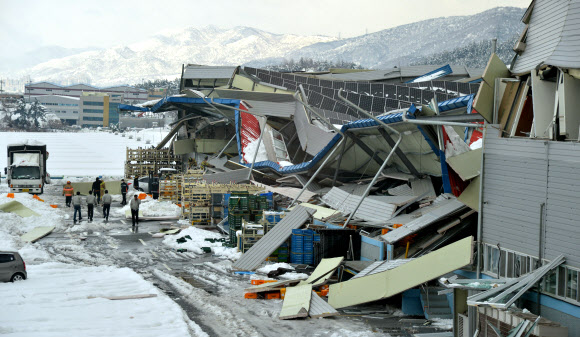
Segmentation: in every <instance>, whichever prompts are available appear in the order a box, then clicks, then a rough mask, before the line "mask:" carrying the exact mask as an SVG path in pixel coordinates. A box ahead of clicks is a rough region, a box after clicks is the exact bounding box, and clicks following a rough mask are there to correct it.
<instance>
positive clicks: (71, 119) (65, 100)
mask: <svg viewBox="0 0 580 337" xmlns="http://www.w3.org/2000/svg"><path fill="white" fill-rule="evenodd" d="M34 100H37V101H38V103H40V104H41V105H43V106H44V107H45V108H46V112H48V113H53V114H55V115H56V116H57V117H58V118H60V120H61V121H62V122H63V123H64V124H66V125H78V124H79V123H78V121H79V116H80V113H79V111H80V108H79V105H80V98H78V97H68V96H60V95H50V96H49V95H46V96H38V97H34V98H33V99H32V101H34Z"/></svg>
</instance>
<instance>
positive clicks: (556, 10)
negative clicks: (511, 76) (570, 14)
mask: <svg viewBox="0 0 580 337" xmlns="http://www.w3.org/2000/svg"><path fill="white" fill-rule="evenodd" d="M569 3H570V1H569V0H536V2H535V5H534V9H533V12H532V16H531V18H530V22H529V26H528V32H527V38H526V49H525V51H524V52H522V53H521V55H519V56H518V58H517V59H516V62H515V64H514V67H513V69H512V72H513V73H515V74H520V73H528V72H530V71H531V70H532V69H534V68H535V67H536V66H537V65H538V64H540V63H542V62H545V61H546V60H548V59H549V58H550V56H551V55H552V53H554V50H555V49H556V48H557V46H558V42H559V41H560V38H561V36H562V32H563V29H564V23H565V22H566V14H567V11H568V6H569Z"/></svg>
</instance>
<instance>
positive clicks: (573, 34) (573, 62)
mask: <svg viewBox="0 0 580 337" xmlns="http://www.w3.org/2000/svg"><path fill="white" fill-rule="evenodd" d="M579 29H580V1H579V0H572V1H568V11H567V13H566V21H565V23H564V28H563V29H562V33H561V36H560V39H559V43H558V45H557V46H556V48H555V49H554V52H553V53H552V55H551V56H550V57H549V58H548V59H547V60H546V64H550V65H554V66H558V67H563V68H580V57H579V55H580V34H579V32H578V31H579Z"/></svg>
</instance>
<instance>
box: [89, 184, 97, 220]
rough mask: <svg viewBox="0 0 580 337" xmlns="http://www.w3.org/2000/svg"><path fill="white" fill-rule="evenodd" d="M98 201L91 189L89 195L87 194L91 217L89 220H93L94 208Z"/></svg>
mask: <svg viewBox="0 0 580 337" xmlns="http://www.w3.org/2000/svg"><path fill="white" fill-rule="evenodd" d="M96 203H97V197H95V195H94V194H93V191H89V195H88V196H87V218H88V219H89V222H92V221H93V210H94V207H95V204H96Z"/></svg>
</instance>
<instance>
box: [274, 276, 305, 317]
mask: <svg viewBox="0 0 580 337" xmlns="http://www.w3.org/2000/svg"><path fill="white" fill-rule="evenodd" d="M311 297H312V285H310V284H305V285H299V286H296V287H291V288H286V295H285V296H284V303H282V310H281V311H280V315H279V318H280V319H291V318H300V317H308V311H309V310H310V299H311Z"/></svg>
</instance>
